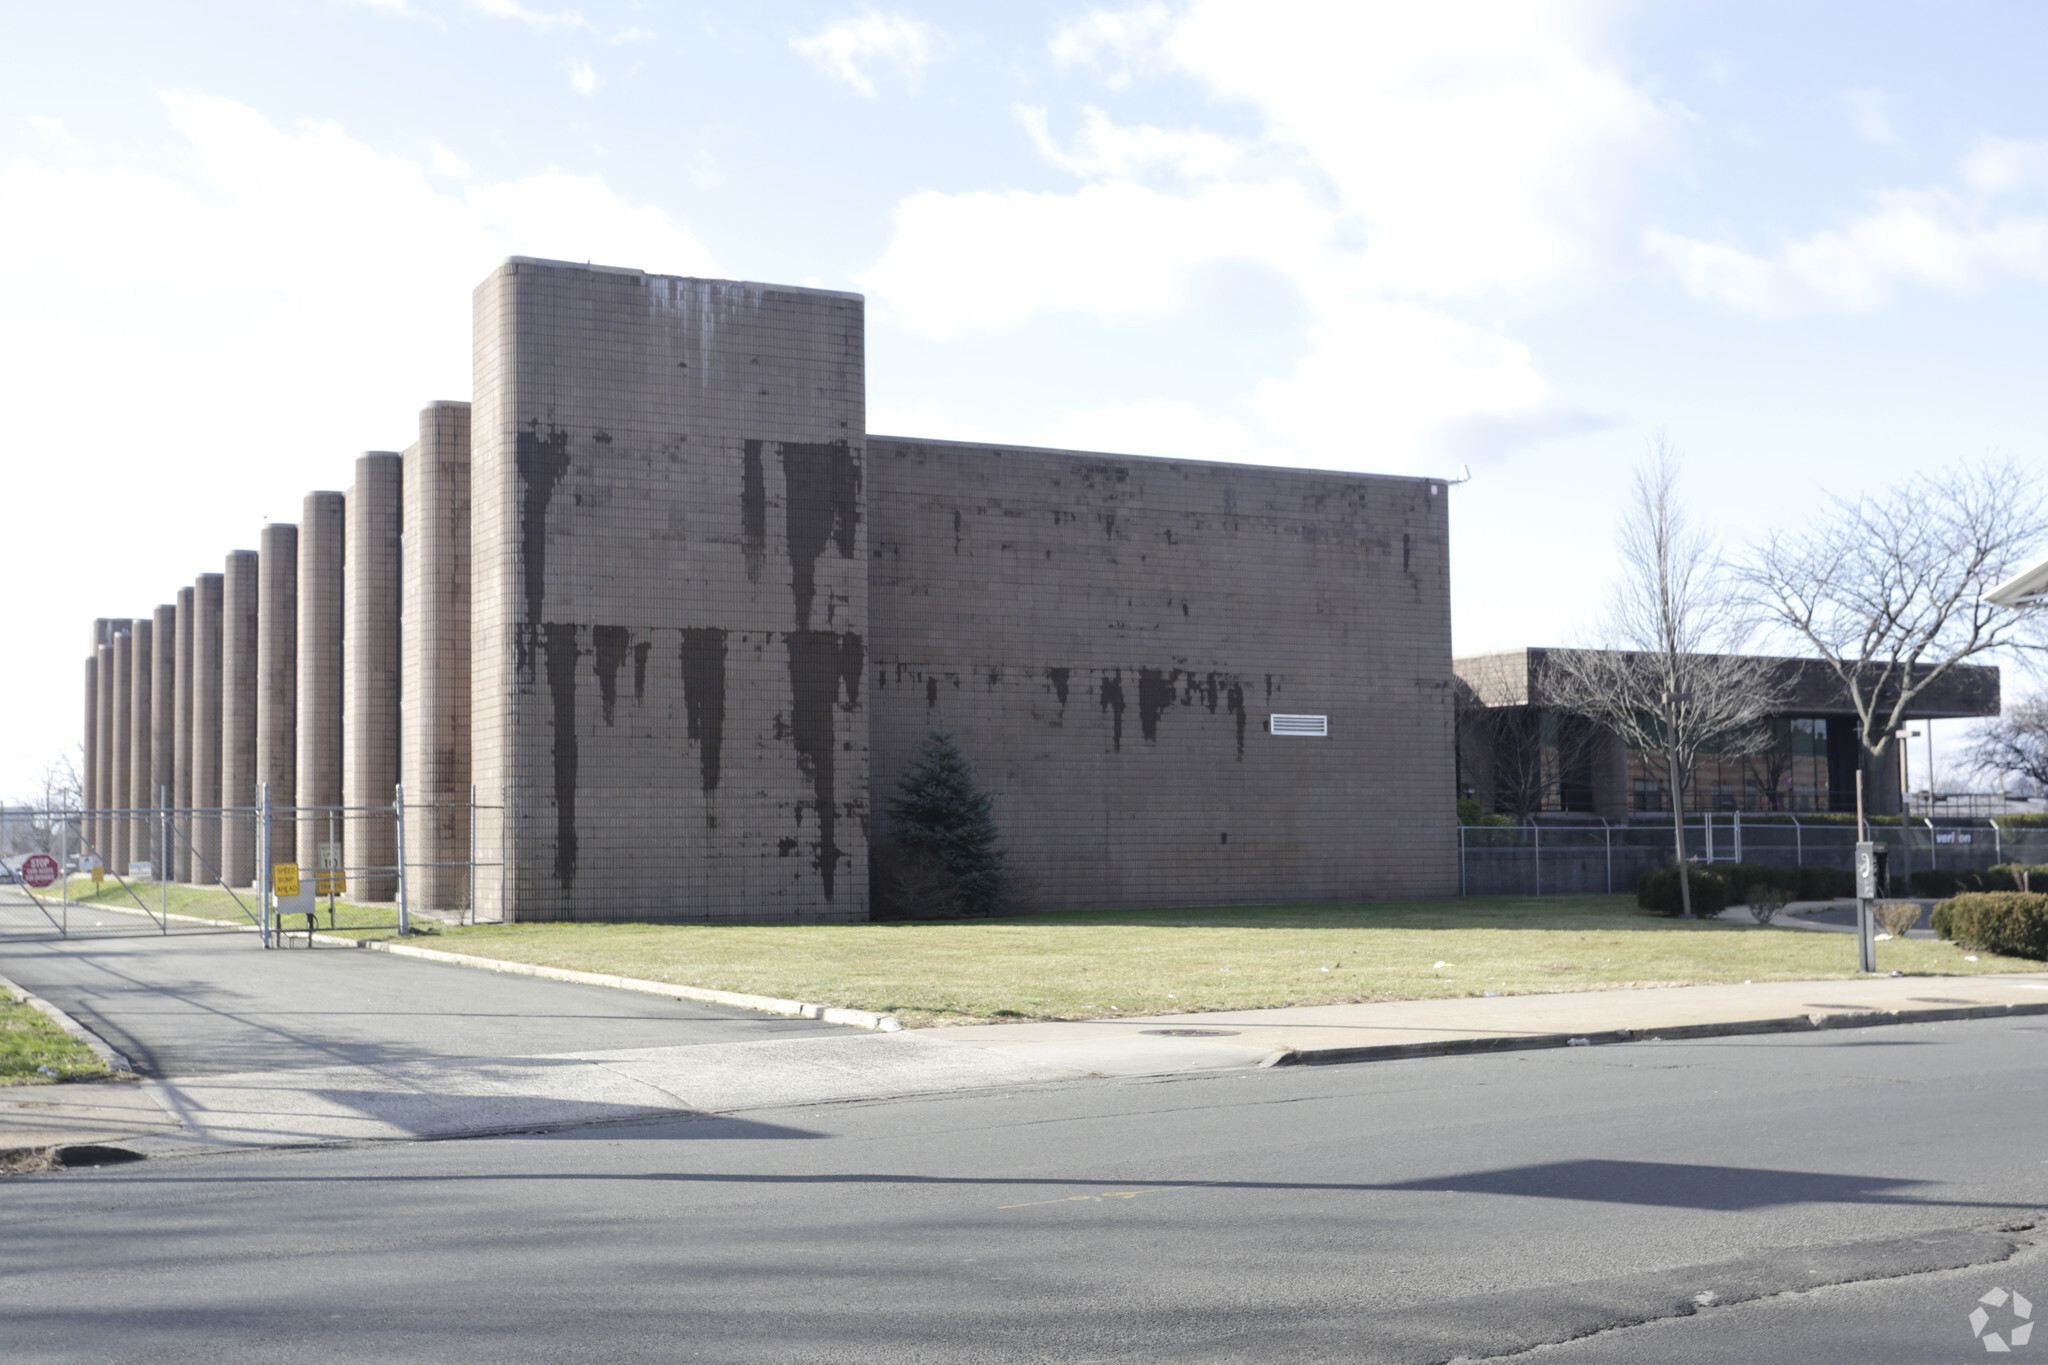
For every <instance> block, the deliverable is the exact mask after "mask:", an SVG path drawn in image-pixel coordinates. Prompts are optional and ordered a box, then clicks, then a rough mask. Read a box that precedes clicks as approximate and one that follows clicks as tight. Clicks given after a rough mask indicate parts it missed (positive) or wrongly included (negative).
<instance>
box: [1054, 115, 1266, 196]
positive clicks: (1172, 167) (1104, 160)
mask: <svg viewBox="0 0 2048 1365" xmlns="http://www.w3.org/2000/svg"><path fill="white" fill-rule="evenodd" d="M1017 118H1018V121H1019V122H1021V123H1022V124H1023V125H1024V129H1025V131H1026V132H1028V133H1029V134H1030V135H1031V140H1032V142H1033V143H1034V144H1035V145H1036V146H1037V148H1038V150H1039V153H1040V154H1041V155H1043V156H1044V157H1045V159H1046V160H1048V161H1050V162H1052V164H1053V165H1055V166H1058V167H1060V168H1061V169H1063V170H1068V171H1072V172H1073V173H1074V174H1075V175H1078V176H1082V177H1084V178H1087V179H1103V178H1128V177H1133V176H1139V175H1142V174H1144V173H1145V172H1147V171H1156V170H1163V171H1167V172H1170V173H1173V174H1176V175H1180V176H1183V177H1185V178H1187V179H1190V180H1208V179H1213V178H1215V177H1217V176H1219V175H1222V174H1224V173H1225V172H1228V171H1230V170H1233V169H1235V168H1237V167H1238V166H1240V165H1241V164H1242V163H1243V162H1244V160H1245V147H1244V145H1243V144H1242V143H1241V142H1239V141H1238V140H1236V139H1234V138H1227V137H1219V136H1218V135H1216V134H1214V133H1204V132H1189V131H1179V132H1176V131H1171V130H1168V129H1165V128H1154V127H1151V126H1150V125H1143V126H1140V127H1136V128H1120V127H1118V126H1117V125H1116V124H1114V123H1112V122H1110V119H1109V115H1107V114H1105V113H1103V112H1102V110H1100V109H1094V108H1089V109H1084V110H1083V111H1082V119H1083V123H1082V128H1081V131H1080V133H1079V134H1078V135H1077V136H1076V137H1075V138H1074V141H1073V143H1072V145H1071V146H1069V147H1062V146H1060V145H1059V143H1058V142H1057V141H1056V140H1055V139H1054V138H1053V135H1052V132H1051V128H1050V120H1049V119H1048V118H1047V116H1046V111H1045V110H1043V109H1039V108H1033V107H1030V106H1020V107H1019V108H1018V110H1017Z"/></svg>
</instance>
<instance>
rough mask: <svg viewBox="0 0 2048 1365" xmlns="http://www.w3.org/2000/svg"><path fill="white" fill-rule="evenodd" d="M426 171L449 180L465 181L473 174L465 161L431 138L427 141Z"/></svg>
mask: <svg viewBox="0 0 2048 1365" xmlns="http://www.w3.org/2000/svg"><path fill="white" fill-rule="evenodd" d="M427 169H428V170H430V171H432V172H433V173H434V174H435V175H442V176H446V177H448V178H449V179H450V180H467V179H469V177H470V176H471V175H472V174H474V172H472V171H471V170H470V168H469V163H468V162H467V161H464V160H463V159H462V158H461V157H459V156H457V155H455V153H453V152H451V151H449V150H448V149H447V148H446V147H443V146H442V145H441V144H440V143H438V142H436V141H434V140H433V139H432V138H428V139H427Z"/></svg>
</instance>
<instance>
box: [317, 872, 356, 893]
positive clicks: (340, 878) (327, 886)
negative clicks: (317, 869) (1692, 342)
mask: <svg viewBox="0 0 2048 1365" xmlns="http://www.w3.org/2000/svg"><path fill="white" fill-rule="evenodd" d="M313 894H314V895H316V896H346V895H347V894H348V874H347V873H346V872H322V873H319V874H318V875H316V876H315V877H314V878H313Z"/></svg>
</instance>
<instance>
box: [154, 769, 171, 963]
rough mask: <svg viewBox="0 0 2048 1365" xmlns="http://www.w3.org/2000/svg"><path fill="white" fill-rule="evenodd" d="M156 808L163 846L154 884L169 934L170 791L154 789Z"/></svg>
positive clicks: (158, 834) (164, 788)
mask: <svg viewBox="0 0 2048 1365" xmlns="http://www.w3.org/2000/svg"><path fill="white" fill-rule="evenodd" d="M156 808H157V813H158V815H159V816H160V817H161V818H160V819H159V820H158V821H157V838H158V840H159V841H160V842H161V843H162V844H163V848H161V849H160V850H158V853H157V857H158V858H159V859H160V861H159V862H158V863H157V865H156V884H157V885H158V886H159V887H161V888H162V889H163V893H164V897H163V905H164V932H165V933H166V934H168V933H170V932H171V877H170V870H169V867H168V864H169V863H170V861H171V789H170V788H169V787H158V788H157V789H156Z"/></svg>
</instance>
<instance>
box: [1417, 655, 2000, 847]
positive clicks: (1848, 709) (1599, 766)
mask: <svg viewBox="0 0 2048 1365" xmlns="http://www.w3.org/2000/svg"><path fill="white" fill-rule="evenodd" d="M1552 652H1553V651H1551V650H1546V649H1514V650H1504V651H1500V652H1497V653H1493V654H1476V655H1472V656H1470V657H1467V658H1461V659H1458V660H1457V661H1456V663H1455V665H1454V667H1455V668H1456V671H1457V684H1456V686H1457V692H1458V711H1459V722H1458V759H1457V765H1458V791H1459V795H1461V796H1463V797H1465V798H1467V799H1469V800H1474V801H1477V802H1478V803H1479V804H1480V807H1481V808H1482V809H1483V810H1486V811H1490V812H1497V813H1500V814H1507V815H1515V816H1520V817H1528V816H1534V815H1541V814H1543V813H1546V812H1558V813H1581V814H1590V815H1599V816H1602V817H1605V818H1607V819H1621V818H1624V817H1626V816H1629V815H1632V814H1641V813H1648V812H1655V811H1668V810H1670V809H1671V791H1670V779H1669V776H1668V774H1667V772H1666V769H1665V764H1664V761H1663V759H1662V758H1661V756H1659V755H1657V754H1644V753H1641V752H1638V751H1636V750H1633V749H1631V748H1629V747H1628V746H1627V745H1626V744H1625V743H1623V742H1622V740H1621V739H1620V737H1619V736H1617V735H1614V734H1612V733H1611V732H1608V731H1606V730H1604V729H1601V728H1600V727H1598V726H1595V725H1593V724H1591V723H1590V722H1588V721H1585V720H1583V719H1580V718H1577V717H1574V716H1572V715H1569V714H1567V713H1565V712H1563V711H1562V710H1560V709H1559V708H1558V707H1557V706H1556V705H1555V704H1554V702H1553V701H1552V699H1551V697H1550V696H1549V695H1548V694H1547V691H1546V686H1545V676H1546V669H1547V667H1548V659H1549V655H1550V654H1551V653H1552ZM1768 663H1769V665H1770V669H1769V673H1768V676H1769V678H1770V686H1771V687H1772V689H1773V691H1774V692H1775V693H1776V695H1777V697H1778V703H1777V706H1776V708H1775V711H1774V713H1773V714H1772V715H1771V716H1770V717H1769V719H1768V720H1767V721H1766V722H1765V726H1766V728H1767V730H1768V735H1767V739H1768V743H1767V744H1766V745H1765V746H1763V747H1762V749H1761V750H1760V751H1759V752H1755V753H1747V754H1741V755H1735V754H1730V755H1725V756H1724V755H1721V754H1714V753H1704V754H1702V755H1701V756H1700V758H1699V761H1698V763H1697V764H1696V765H1695V768H1694V772H1693V774H1692V780H1691V784H1690V789H1689V790H1688V791H1687V792H1686V793H1685V808H1686V809H1687V810H1690V811H1785V812H1794V813H1796V812H1801V811H1835V812H1842V811H1853V810H1855V809H1856V769H1857V765H1858V763H1859V761H1860V757H1859V756H1860V753H1861V745H1860V733H1861V723H1860V721H1859V720H1858V718H1857V715H1856V709H1855V706H1854V704H1853V703H1852V702H1851V701H1850V698H1849V690H1848V688H1847V687H1846V686H1845V685H1844V684H1843V682H1842V680H1841V677H1840V676H1839V675H1838V674H1837V673H1836V672H1835V671H1834V669H1833V668H1832V667H1831V666H1830V665H1828V664H1827V663H1826V662H1825V661H1824V660H1820V659H1792V658H1772V659H1769V660H1768ZM1998 711H1999V674H1998V670H1997V669H1996V668H1992V667H1986V666H1983V665H1977V664H1962V665H1958V666H1956V667H1955V668H1953V669H1951V670H1949V671H1948V673H1946V674H1945V675H1944V676H1942V677H1941V678H1939V679H1937V680H1936V681H1935V682H1934V683H1933V684H1932V685H1930V686H1929V687H1928V688H1927V689H1926V690H1925V691H1924V692H1922V693H1921V694H1920V696H1919V697H1918V698H1916V699H1915V701H1914V702H1913V704H1912V705H1911V706H1910V707H1909V708H1908V709H1907V712H1906V719H1907V720H1909V721H1921V720H1946V719H1957V718H1962V717H1971V716H1995V715H1997V714H1998ZM1890 752H1891V753H1892V754H1893V755H1896V754H1897V752H1898V749H1897V746H1896V744H1894V746H1893V748H1892V749H1891V751H1890ZM1866 782H1867V787H1866V790H1865V793H1864V799H1865V802H1866V806H1867V809H1868V810H1869V811H1870V812H1872V813H1873V814H1896V813H1897V812H1898V810H1899V803H1900V788H1899V768H1898V763H1897V760H1896V758H1893V759H1892V760H1891V761H1888V762H1885V763H1881V764H1879V765H1878V766H1877V767H1876V768H1875V769H1872V770H1870V771H1868V772H1867V773H1866Z"/></svg>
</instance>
